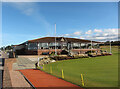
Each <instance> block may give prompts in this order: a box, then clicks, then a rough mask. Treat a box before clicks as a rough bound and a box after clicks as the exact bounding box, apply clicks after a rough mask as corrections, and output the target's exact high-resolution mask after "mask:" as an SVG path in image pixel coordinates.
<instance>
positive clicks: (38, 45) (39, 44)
mask: <svg viewBox="0 0 120 89" xmlns="http://www.w3.org/2000/svg"><path fill="white" fill-rule="evenodd" d="M39 46H40V44H39V43H38V50H39ZM38 66H39V54H38Z"/></svg>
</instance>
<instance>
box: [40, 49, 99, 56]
mask: <svg viewBox="0 0 120 89" xmlns="http://www.w3.org/2000/svg"><path fill="white" fill-rule="evenodd" d="M91 50H92V51H100V49H71V51H73V52H79V53H85V52H87V51H91ZM56 51H57V53H61V52H62V49H56ZM47 52H49V54H50V53H51V52H55V49H39V50H38V54H39V55H42V53H47Z"/></svg>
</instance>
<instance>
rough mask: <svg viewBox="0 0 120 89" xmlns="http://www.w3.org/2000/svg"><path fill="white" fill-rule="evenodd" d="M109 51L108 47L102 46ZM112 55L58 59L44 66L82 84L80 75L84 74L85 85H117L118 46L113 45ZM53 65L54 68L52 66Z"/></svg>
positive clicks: (54, 73)
mask: <svg viewBox="0 0 120 89" xmlns="http://www.w3.org/2000/svg"><path fill="white" fill-rule="evenodd" d="M102 48H103V50H106V49H107V50H108V51H109V46H108V47H102ZM112 53H113V54H112V55H111V56H100V57H94V58H80V59H71V60H63V61H58V62H55V63H51V64H46V65H45V66H44V69H45V70H44V71H45V72H48V73H51V69H52V75H54V76H57V77H59V78H61V75H62V73H61V70H62V69H63V73H64V80H66V81H69V82H71V83H74V84H76V85H80V86H82V83H81V77H80V75H81V74H83V80H84V83H85V87H117V86H118V47H112ZM50 67H52V68H50Z"/></svg>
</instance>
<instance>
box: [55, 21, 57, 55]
mask: <svg viewBox="0 0 120 89" xmlns="http://www.w3.org/2000/svg"><path fill="white" fill-rule="evenodd" d="M55 55H57V52H56V23H55Z"/></svg>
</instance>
